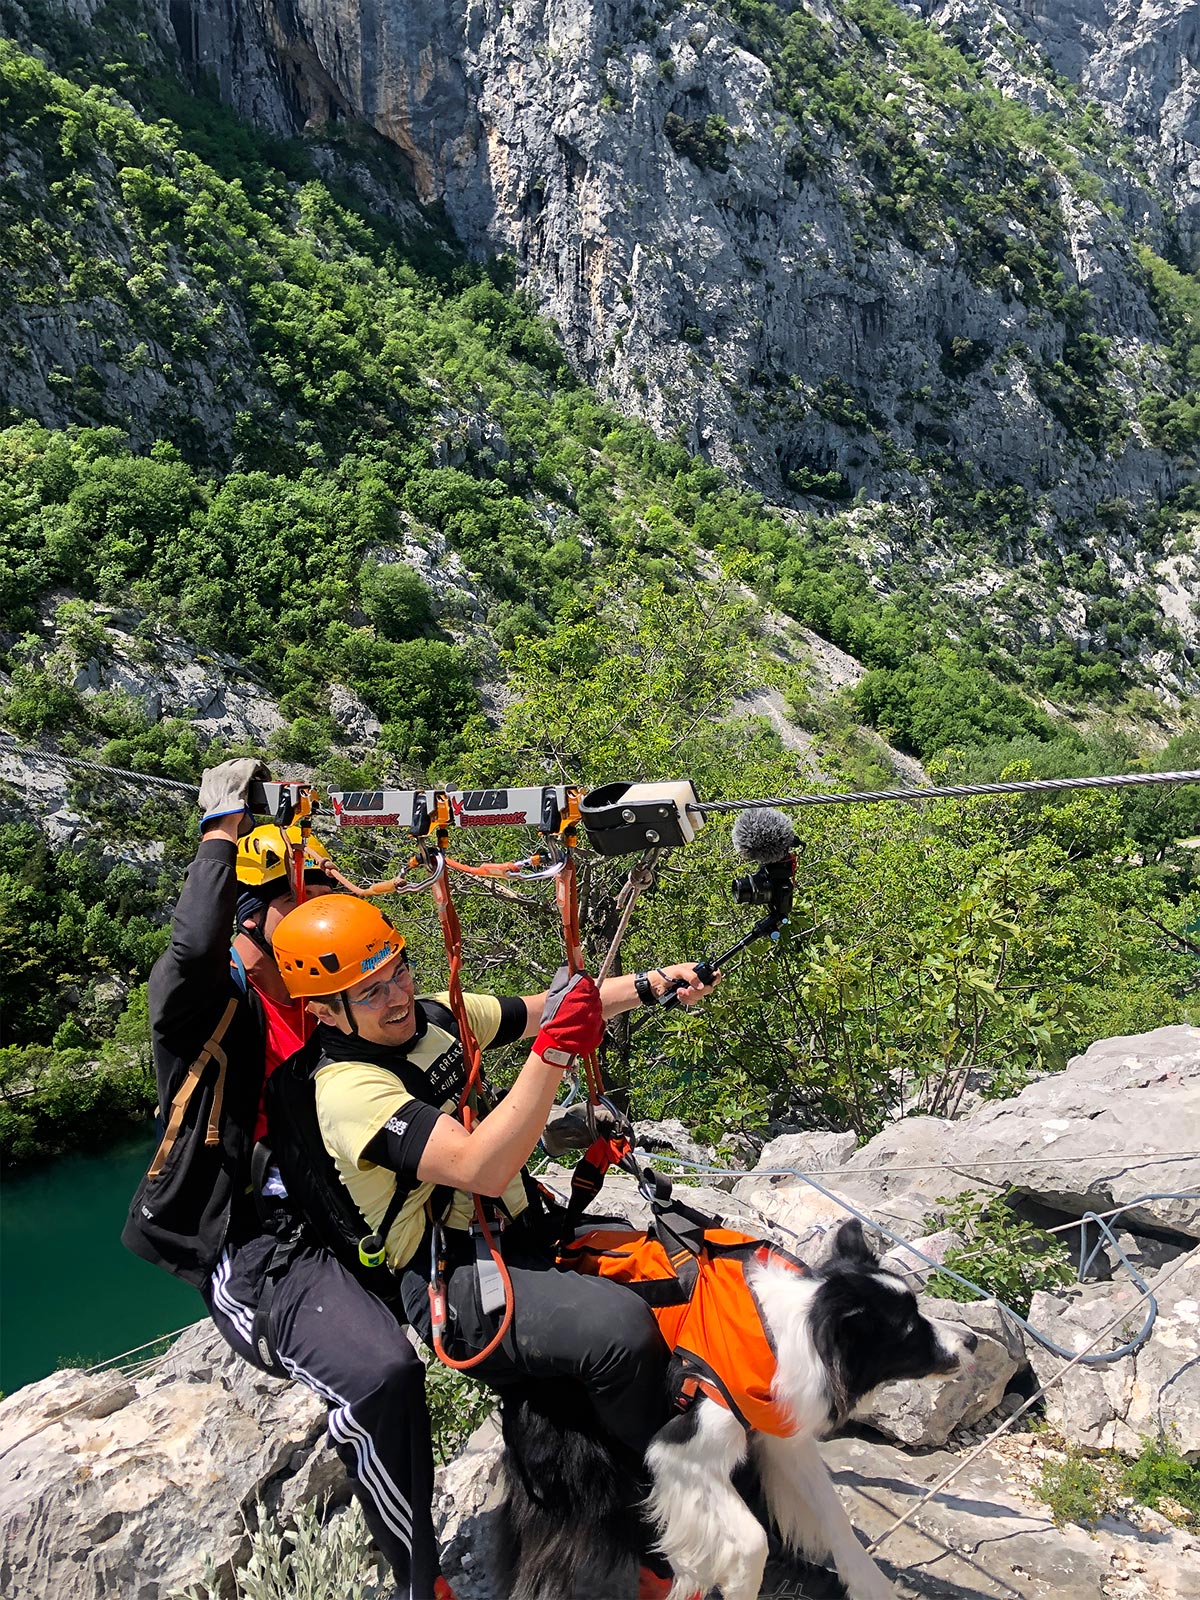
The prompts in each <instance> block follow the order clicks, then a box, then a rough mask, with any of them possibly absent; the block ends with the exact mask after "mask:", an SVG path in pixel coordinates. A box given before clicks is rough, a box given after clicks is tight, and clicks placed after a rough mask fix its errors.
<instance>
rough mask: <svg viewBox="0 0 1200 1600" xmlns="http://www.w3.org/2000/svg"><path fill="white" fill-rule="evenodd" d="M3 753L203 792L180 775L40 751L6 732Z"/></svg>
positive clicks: (186, 791) (180, 791) (181, 790)
mask: <svg viewBox="0 0 1200 1600" xmlns="http://www.w3.org/2000/svg"><path fill="white" fill-rule="evenodd" d="M0 755H5V756H30V757H32V758H33V759H34V760H35V761H48V762H50V763H51V764H52V765H54V766H59V767H68V768H70V767H75V768H78V769H79V771H81V772H100V773H103V775H104V776H105V777H106V778H120V779H122V780H124V781H126V782H132V783H136V784H138V785H142V784H147V783H148V784H151V785H152V786H153V787H154V788H156V789H171V790H174V791H175V792H176V793H178V794H186V795H190V796H195V795H198V794H199V793H200V790H199V787H198V786H197V785H196V784H194V783H180V782H179V780H178V779H177V778H158V777H155V776H154V774H153V773H150V772H133V771H131V770H130V769H129V768H127V767H106V766H104V765H103V764H102V763H101V762H99V761H84V760H83V759H82V757H80V756H61V755H59V754H58V752H57V751H56V750H39V749H37V748H36V746H34V745H29V744H17V742H16V741H15V740H14V739H13V738H12V736H11V734H7V733H0Z"/></svg>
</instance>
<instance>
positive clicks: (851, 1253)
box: [830, 1217, 879, 1267]
mask: <svg viewBox="0 0 1200 1600" xmlns="http://www.w3.org/2000/svg"><path fill="white" fill-rule="evenodd" d="M830 1260H831V1261H852V1262H858V1263H859V1264H860V1265H861V1266H864V1267H874V1266H876V1265H878V1262H879V1257H878V1256H877V1255H876V1254H875V1252H874V1250H872V1249H871V1246H870V1245H869V1244H868V1243H867V1239H866V1235H865V1234H864V1233H863V1226H862V1223H861V1222H860V1221H859V1220H858V1218H857V1217H849V1218H847V1220H846V1221H845V1222H843V1223H842V1225H841V1226H840V1227H839V1228H838V1231H837V1233H836V1235H835V1236H834V1241H833V1253H832V1254H831V1256H830Z"/></svg>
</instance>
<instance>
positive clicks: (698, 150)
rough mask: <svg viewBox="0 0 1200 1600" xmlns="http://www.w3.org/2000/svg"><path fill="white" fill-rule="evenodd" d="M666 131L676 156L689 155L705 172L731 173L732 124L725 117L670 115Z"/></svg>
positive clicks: (673, 113)
mask: <svg viewBox="0 0 1200 1600" xmlns="http://www.w3.org/2000/svg"><path fill="white" fill-rule="evenodd" d="M663 132H664V133H665V134H666V136H667V138H668V140H669V141H670V143H671V147H672V149H673V150H674V151H675V153H676V154H677V155H681V156H686V157H687V158H688V160H689V161H691V162H692V164H693V165H694V166H697V167H699V168H700V170H701V172H703V171H704V170H705V169H706V168H711V169H712V171H714V172H728V171H729V150H728V146H729V139H730V133H729V124H728V123H727V122H726V120H725V118H724V117H718V116H709V117H681V116H679V115H677V114H676V113H675V112H674V111H668V112H667V118H666V121H665V122H664V123H663Z"/></svg>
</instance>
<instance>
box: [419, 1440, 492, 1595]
mask: <svg viewBox="0 0 1200 1600" xmlns="http://www.w3.org/2000/svg"><path fill="white" fill-rule="evenodd" d="M503 1453H504V1445H503V1441H502V1439H501V1437H500V1427H499V1423H498V1420H497V1419H496V1418H495V1417H494V1416H493V1417H489V1418H488V1419H487V1421H486V1422H484V1423H481V1425H480V1426H479V1427H478V1428H477V1429H476V1430H475V1432H474V1433H473V1434H472V1435H471V1438H470V1439H469V1440H468V1442H467V1444H466V1447H465V1448H464V1449H463V1450H462V1452H461V1453H460V1454H459V1455H457V1456H456V1457H455V1458H454V1460H453V1461H449V1462H447V1463H446V1465H445V1466H444V1467H439V1469H438V1472H437V1479H436V1487H435V1489H434V1497H433V1523H434V1529H435V1531H436V1532H437V1536H438V1542H439V1544H440V1545H441V1547H442V1571H443V1572H444V1573H445V1575H446V1577H447V1579H448V1580H449V1582H450V1586H451V1588H452V1589H453V1591H454V1595H455V1600H493V1593H492V1589H491V1586H490V1584H489V1582H488V1576H487V1554H488V1548H489V1545H490V1542H491V1537H492V1530H491V1522H492V1514H493V1512H494V1510H495V1507H496V1506H497V1505H498V1504H499V1499H500V1494H501V1472H500V1460H501V1457H502V1455H503Z"/></svg>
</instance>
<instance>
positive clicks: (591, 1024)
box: [533, 967, 604, 1071]
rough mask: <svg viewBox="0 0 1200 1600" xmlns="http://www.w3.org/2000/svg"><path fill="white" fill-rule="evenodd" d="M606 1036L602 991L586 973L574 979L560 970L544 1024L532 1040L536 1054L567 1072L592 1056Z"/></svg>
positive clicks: (564, 970)
mask: <svg viewBox="0 0 1200 1600" xmlns="http://www.w3.org/2000/svg"><path fill="white" fill-rule="evenodd" d="M603 1037H604V1011H603V1008H602V1007H601V1004H600V991H599V989H597V987H596V985H595V984H594V983H593V982H592V980H591V979H590V978H589V977H588V975H587V973H586V972H577V973H576V974H575V976H574V977H573V978H572V977H571V976H570V974H569V973H568V972H567V969H566V967H559V969H558V971H557V972H556V973H555V974H554V982H553V983H552V984H551V985H550V988H549V991H548V992H547V995H546V1003H545V1005H544V1006H543V1007H542V1024H541V1029H540V1031H539V1033H538V1036H537V1038H536V1039H535V1040H534V1041H533V1049H534V1054H535V1055H539V1056H541V1058H542V1060H543V1061H545V1062H547V1063H548V1064H549V1065H550V1066H552V1067H562V1068H563V1070H564V1071H565V1070H566V1069H567V1068H568V1067H573V1066H574V1065H575V1057H576V1056H582V1055H589V1054H590V1053H591V1051H593V1050H595V1049H596V1048H597V1046H598V1045H599V1043H600V1041H601V1039H602V1038H603Z"/></svg>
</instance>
